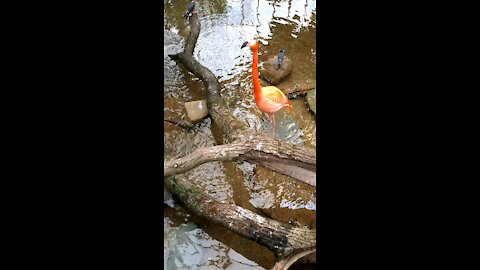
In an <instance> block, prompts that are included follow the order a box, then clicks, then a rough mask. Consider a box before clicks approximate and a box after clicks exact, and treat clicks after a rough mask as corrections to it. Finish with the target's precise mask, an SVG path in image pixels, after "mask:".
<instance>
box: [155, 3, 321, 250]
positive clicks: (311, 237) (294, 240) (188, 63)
mask: <svg viewBox="0 0 480 270" xmlns="http://www.w3.org/2000/svg"><path fill="white" fill-rule="evenodd" d="M189 23H190V33H189V35H188V37H187V40H186V43H185V48H184V51H183V52H181V53H179V54H176V55H170V57H171V58H172V59H174V60H178V61H179V62H180V63H182V64H183V65H184V66H185V68H186V69H188V70H189V71H190V72H192V73H193V74H194V75H195V76H197V77H198V78H200V79H201V80H202V82H203V84H204V86H205V88H206V94H207V106H208V108H209V113H210V116H211V118H212V120H213V121H214V122H215V123H216V124H217V125H218V127H219V128H220V130H221V131H222V134H223V135H224V139H225V142H229V143H230V144H227V145H220V146H214V147H209V148H203V149H198V150H197V151H195V152H193V153H191V154H190V155H187V156H185V157H183V158H180V159H176V160H170V161H165V162H164V169H165V174H164V175H165V176H166V177H165V185H166V186H167V187H168V188H169V189H170V190H171V191H172V192H173V193H174V194H175V195H177V196H178V197H179V199H180V200H181V201H182V202H183V203H184V204H185V205H186V206H187V207H189V208H190V209H191V210H193V211H194V212H195V213H196V214H197V215H200V216H204V217H207V218H208V219H210V220H212V221H213V222H215V223H217V224H221V225H223V226H225V227H227V228H229V229H230V230H232V231H234V232H237V233H239V234H240V235H242V236H244V237H246V238H249V239H252V240H255V241H257V242H258V243H260V244H262V245H264V246H266V247H267V248H269V249H270V250H272V251H273V252H274V253H275V254H276V256H277V257H279V258H283V257H286V256H290V255H291V254H293V253H297V252H299V251H303V250H309V249H312V248H314V247H315V246H316V240H315V236H316V231H315V230H311V229H307V228H300V227H295V226H292V225H290V224H286V223H283V222H279V221H276V220H273V219H269V218H265V217H262V216H260V215H258V214H255V213H253V212H251V211H249V210H246V209H244V208H242V207H239V206H237V205H235V204H229V203H224V202H218V201H215V200H214V199H213V198H212V197H209V196H208V195H206V194H205V193H204V192H202V191H201V190H200V189H199V188H197V187H195V186H194V185H193V184H192V183H191V182H189V181H188V180H186V179H185V177H184V176H183V175H182V174H179V173H181V172H184V171H187V170H189V169H192V168H194V167H195V166H198V165H200V164H202V163H205V162H210V161H214V160H221V161H222V160H223V161H225V160H233V159H243V160H247V161H249V162H253V163H257V164H263V166H266V167H268V166H270V167H269V168H270V169H272V170H274V171H277V172H280V173H283V174H286V175H289V176H292V177H295V176H296V175H302V176H301V177H302V178H304V180H306V181H304V182H307V183H309V184H313V185H315V164H316V154H315V151H314V150H311V149H308V148H304V147H300V146H296V145H293V144H289V143H286V142H281V141H278V140H273V139H270V138H266V137H261V136H259V135H251V133H252V132H251V130H247V129H246V127H245V126H243V124H242V123H241V122H240V121H238V120H237V119H236V118H235V117H234V116H233V115H232V113H231V112H230V110H229V108H228V106H227V104H226V102H225V100H224V99H223V98H222V97H221V96H220V83H219V82H218V80H217V78H216V77H215V75H214V74H213V73H212V72H211V71H210V70H209V69H208V68H206V67H204V66H202V65H201V64H200V63H198V62H197V61H196V60H195V59H194V58H193V56H192V54H193V51H194V49H195V44H196V41H197V38H198V35H199V33H200V23H199V21H198V17H197V14H196V13H193V14H192V16H191V17H190V18H189Z"/></svg>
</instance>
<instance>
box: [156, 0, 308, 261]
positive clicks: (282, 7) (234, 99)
mask: <svg viewBox="0 0 480 270" xmlns="http://www.w3.org/2000/svg"><path fill="white" fill-rule="evenodd" d="M164 3H165V9H164V18H165V20H164V28H165V29H167V30H169V31H171V32H172V33H174V34H177V35H179V36H180V37H181V38H183V39H185V38H186V36H187V35H188V24H187V23H188V21H186V20H185V19H183V18H182V16H183V14H184V12H185V8H186V6H187V4H188V1H180V0H175V1H174V0H164ZM196 11H197V13H198V16H199V20H200V24H201V31H200V36H199V38H198V41H197V45H196V48H195V51H194V57H195V58H196V59H197V60H198V61H199V62H200V63H201V64H202V65H204V66H205V67H207V68H209V69H210V70H211V71H212V72H213V73H214V74H215V75H216V76H217V78H218V80H219V81H220V83H221V84H222V93H221V94H222V96H223V97H225V98H226V99H227V102H228V105H229V107H230V109H231V111H232V113H233V114H234V115H235V116H236V117H237V118H238V119H239V120H240V121H242V122H244V123H245V125H247V126H249V127H250V128H251V129H253V130H256V131H260V132H263V131H264V130H270V129H271V127H270V126H269V125H268V122H267V121H266V117H265V116H263V115H262V114H261V112H259V111H258V109H257V108H256V106H255V102H254V99H253V87H252V79H251V61H252V56H251V52H250V50H249V49H248V48H244V49H243V50H242V49H240V45H241V44H242V43H243V42H244V41H246V40H249V39H252V38H256V39H258V40H259V41H260V42H261V43H260V46H259V66H260V67H259V70H260V75H262V61H266V60H268V59H271V58H273V57H274V56H276V55H277V54H278V51H279V49H280V48H284V50H285V55H286V57H288V58H290V59H291V60H292V63H293V71H292V73H291V74H290V75H289V76H288V77H287V78H286V79H285V80H284V81H283V82H281V83H280V84H278V85H277V87H278V88H279V89H282V91H284V92H285V93H290V92H295V91H299V90H305V89H311V88H313V87H315V81H316V70H315V62H316V39H315V38H316V4H315V1H293V0H292V1H286V0H285V1H266V0H262V1H236V0H228V1H225V0H224V1H220V0H215V1H202V0H198V1H197V7H196ZM173 36H174V35H172V38H170V39H168V42H166V43H168V44H165V45H164V48H165V51H166V53H173V52H175V51H178V50H181V49H182V45H181V41H179V39H178V40H177V39H175V38H173ZM166 40H167V39H165V40H164V41H166ZM164 61H165V64H164V65H165V68H164V77H165V82H164V115H165V118H168V119H177V120H178V119H185V118H186V112H185V109H184V106H183V104H184V103H185V102H188V101H193V100H198V99H204V98H205V97H206V94H205V90H204V88H203V85H202V83H201V81H200V80H198V79H197V78H195V77H194V76H193V74H191V73H189V72H187V71H186V70H185V69H184V68H183V67H182V66H180V65H178V64H177V63H175V62H174V61H171V60H170V59H169V58H168V57H166V56H165V55H164ZM261 84H262V86H267V85H269V84H268V83H266V82H263V81H261ZM291 102H292V107H293V109H292V110H291V111H290V112H286V111H284V110H281V111H280V112H278V113H277V114H276V117H275V118H276V121H277V126H276V136H277V138H280V139H283V140H286V141H290V142H292V143H296V144H302V145H305V146H307V147H312V148H315V147H316V139H315V135H316V125H315V121H316V120H315V119H316V118H315V114H314V113H313V112H312V111H311V110H310V109H309V106H308V105H307V103H306V99H305V97H304V96H301V97H298V98H296V99H291ZM164 130H165V132H164V140H165V146H164V147H165V152H166V153H169V154H170V155H171V156H173V157H180V156H184V155H186V154H188V153H191V152H192V151H194V150H195V149H196V148H199V147H205V146H211V145H216V144H222V143H223V142H222V134H221V133H220V131H219V129H218V127H217V126H216V125H215V123H212V121H211V119H209V118H207V119H205V120H204V121H202V122H201V123H199V124H197V125H196V128H195V129H194V130H186V129H183V128H181V127H178V126H175V125H173V124H170V123H167V122H164ZM185 175H186V176H187V177H188V178H189V179H190V180H191V181H193V182H194V183H195V184H197V185H198V186H200V187H202V188H203V189H204V190H205V192H206V193H208V194H210V195H211V196H213V197H214V198H216V199H218V200H224V201H230V202H234V203H236V204H237V205H239V206H242V207H244V208H246V209H249V210H252V211H254V212H256V213H258V214H261V215H264V216H268V217H271V218H274V219H277V220H280V221H283V222H289V223H293V224H296V225H298V226H308V227H309V228H315V227H316V220H315V210H316V192H315V188H313V187H310V186H308V185H306V184H303V183H300V182H297V181H295V180H292V179H291V178H289V177H286V176H283V175H279V174H277V173H274V172H271V171H270V170H268V169H265V168H263V167H260V166H255V165H252V164H249V163H236V162H212V163H208V164H203V165H201V166H199V167H197V168H195V169H193V170H191V171H189V172H188V173H186V174H185ZM170 205H171V206H173V207H174V208H171V207H170V206H167V205H166V206H165V217H164V218H165V223H166V224H167V225H165V228H168V229H165V231H169V232H172V233H173V232H177V233H179V232H181V233H183V234H178V235H177V236H176V237H174V236H172V235H173V234H168V235H169V237H170V238H169V239H177V238H178V239H190V240H188V241H187V242H188V245H190V251H188V250H179V249H178V248H174V246H176V245H178V241H180V240H178V239H177V240H172V241H170V242H168V243H167V242H166V243H165V250H166V251H165V253H164V256H166V260H167V261H170V264H169V265H168V266H167V267H168V269H195V268H189V267H194V266H197V267H198V268H196V269H261V268H266V269H268V268H270V267H271V266H272V265H273V263H274V259H275V258H274V256H273V253H272V252H270V251H269V250H268V249H266V248H265V247H263V246H261V245H258V244H256V243H255V242H253V241H250V240H246V239H243V238H242V237H239V236H238V235H236V234H235V233H232V232H230V231H229V230H227V229H225V228H223V227H220V226H216V225H214V224H212V223H211V222H208V221H206V220H205V219H203V218H200V217H197V216H195V215H192V214H190V213H189V212H188V210H186V209H185V208H183V207H182V205H181V204H179V203H178V202H176V201H174V199H173V200H172V201H170ZM182 224H184V225H182ZM185 224H187V225H185ZM193 224H195V225H193ZM197 227H198V228H197ZM185 233H186V234H185ZM193 234H194V235H195V236H192V235H193ZM184 235H188V237H189V238H188V237H187V238H185V236H184ZM199 235H202V237H203V238H202V239H204V241H207V242H208V243H209V244H208V245H207V244H201V243H204V242H202V241H200V240H198V239H197V238H198V237H199ZM195 237H197V238H195ZM208 237H211V238H213V239H207V240H205V239H206V238H208ZM182 241H183V242H182V243H184V244H185V243H186V242H185V241H186V240H185V241H184V240H182ZM212 241H219V242H218V243H217V242H212ZM174 243H176V244H174ZM212 243H215V244H212ZM213 246H215V249H216V250H217V251H218V250H223V251H221V252H220V251H218V252H219V253H218V254H217V257H215V258H218V259H210V260H208V257H209V256H210V255H208V256H207V255H205V254H210V253H211V252H213V251H212V250H213V248H212V247H213ZM182 252H183V255H184V256H180V255H179V254H181V253H182ZM189 252H191V253H189ZM209 252H210V253H209ZM199 253H202V254H204V255H205V256H206V257H205V256H203V255H202V256H200V255H198V254H199ZM189 254H190V255H189ZM193 254H197V255H198V256H194V255H193ZM232 254H233V255H232ZM179 256H180V257H181V258H182V260H186V261H183V264H182V263H179V264H177V265H175V264H174V263H172V261H177V262H178V261H181V260H179V258H180V257H179ZM212 256H213V255H212ZM212 256H210V258H211V257H212ZM188 257H190V258H192V259H191V261H188ZM185 258H187V259H185ZM232 258H233V259H232ZM195 260H196V261H195ZM189 265H190V266H189ZM299 269H307V268H306V267H303V268H299Z"/></svg>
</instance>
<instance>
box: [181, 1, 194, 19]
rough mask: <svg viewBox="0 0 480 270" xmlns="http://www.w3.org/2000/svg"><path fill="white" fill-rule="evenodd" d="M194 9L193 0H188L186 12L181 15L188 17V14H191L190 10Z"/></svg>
mask: <svg viewBox="0 0 480 270" xmlns="http://www.w3.org/2000/svg"><path fill="white" fill-rule="evenodd" d="M194 9H195V0H192V2H190V4H188V7H187V12H186V13H185V15H183V17H184V18H185V19H188V18H190V16H192V12H193V10H194Z"/></svg>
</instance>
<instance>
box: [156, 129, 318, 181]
mask: <svg viewBox="0 0 480 270" xmlns="http://www.w3.org/2000/svg"><path fill="white" fill-rule="evenodd" d="M235 159H239V160H247V161H250V162H254V163H256V164H259V165H261V166H264V167H266V168H269V169H272V170H274V171H277V172H279V173H282V174H285V175H288V176H290V177H292V178H294V179H297V180H300V181H302V182H305V183H307V184H309V185H312V186H316V178H315V177H316V172H315V170H316V169H315V164H316V153H315V151H313V150H312V149H308V148H305V147H302V146H297V145H292V144H288V143H285V142H281V141H276V140H273V139H270V138H267V137H254V136H250V137H249V138H247V139H246V140H242V141H241V142H236V143H231V144H226V145H218V146H212V147H205V148H200V149H197V150H195V151H194V152H193V153H191V154H189V155H187V156H184V157H182V158H179V159H175V160H169V161H166V162H164V164H163V169H164V173H163V175H164V176H170V175H174V174H178V173H182V172H185V171H188V170H190V169H193V168H195V167H196V166H198V165H201V164H203V163H206V162H211V161H230V160H235Z"/></svg>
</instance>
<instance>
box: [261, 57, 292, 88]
mask: <svg viewBox="0 0 480 270" xmlns="http://www.w3.org/2000/svg"><path fill="white" fill-rule="evenodd" d="M263 68H264V71H263V72H262V73H263V75H264V76H265V77H267V78H268V79H270V81H271V83H272V84H277V83H279V82H280V81H282V80H283V79H285V78H286V77H287V76H288V75H290V73H291V72H292V69H293V65H292V60H290V59H289V58H288V57H287V56H285V58H284V59H283V63H282V66H281V67H280V68H278V57H277V56H275V57H273V58H272V59H270V60H268V61H266V62H265V63H264V64H263Z"/></svg>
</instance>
